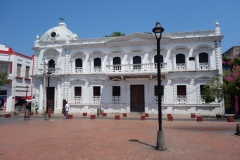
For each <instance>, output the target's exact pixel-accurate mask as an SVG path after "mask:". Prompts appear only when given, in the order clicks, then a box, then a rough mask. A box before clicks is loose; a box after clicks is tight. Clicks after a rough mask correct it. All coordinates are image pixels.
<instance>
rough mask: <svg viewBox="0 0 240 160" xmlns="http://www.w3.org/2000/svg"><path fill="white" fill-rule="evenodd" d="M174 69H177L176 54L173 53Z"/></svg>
mask: <svg viewBox="0 0 240 160" xmlns="http://www.w3.org/2000/svg"><path fill="white" fill-rule="evenodd" d="M172 63H173V70H176V55H173V61H172Z"/></svg>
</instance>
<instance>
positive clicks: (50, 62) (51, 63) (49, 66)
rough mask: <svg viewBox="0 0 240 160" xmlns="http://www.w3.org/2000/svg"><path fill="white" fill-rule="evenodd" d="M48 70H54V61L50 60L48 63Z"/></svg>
mask: <svg viewBox="0 0 240 160" xmlns="http://www.w3.org/2000/svg"><path fill="white" fill-rule="evenodd" d="M48 68H55V61H54V60H53V59H51V60H50V61H49V62H48Z"/></svg>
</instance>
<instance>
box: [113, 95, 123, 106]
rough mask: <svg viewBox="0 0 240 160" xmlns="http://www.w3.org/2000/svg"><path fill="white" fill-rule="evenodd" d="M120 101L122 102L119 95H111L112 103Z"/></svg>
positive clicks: (119, 102)
mask: <svg viewBox="0 0 240 160" xmlns="http://www.w3.org/2000/svg"><path fill="white" fill-rule="evenodd" d="M121 103H122V99H121V96H113V97H112V104H121Z"/></svg>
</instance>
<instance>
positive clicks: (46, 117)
mask: <svg viewBox="0 0 240 160" xmlns="http://www.w3.org/2000/svg"><path fill="white" fill-rule="evenodd" d="M47 74H48V87H47V111H46V115H45V120H46V121H48V120H49V116H48V99H49V98H48V96H49V82H50V74H52V73H51V72H50V71H49V70H48V72H47Z"/></svg>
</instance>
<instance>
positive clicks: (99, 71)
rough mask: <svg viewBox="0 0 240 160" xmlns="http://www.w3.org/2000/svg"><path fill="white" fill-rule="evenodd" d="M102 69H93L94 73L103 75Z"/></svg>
mask: <svg viewBox="0 0 240 160" xmlns="http://www.w3.org/2000/svg"><path fill="white" fill-rule="evenodd" d="M101 72H102V69H101V67H93V73H101Z"/></svg>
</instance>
